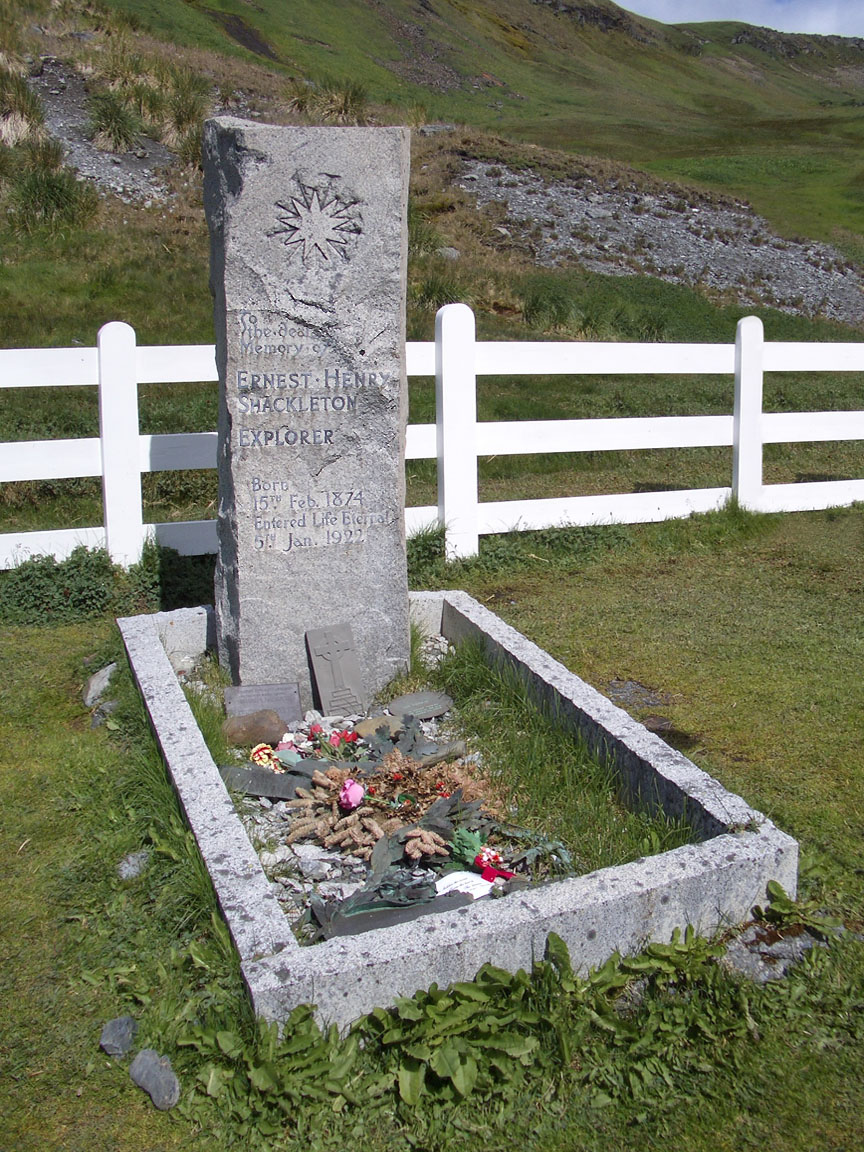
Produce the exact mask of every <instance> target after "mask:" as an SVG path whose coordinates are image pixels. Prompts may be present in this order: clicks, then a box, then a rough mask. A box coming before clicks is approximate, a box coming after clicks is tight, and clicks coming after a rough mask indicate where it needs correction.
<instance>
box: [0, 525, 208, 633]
mask: <svg viewBox="0 0 864 1152" xmlns="http://www.w3.org/2000/svg"><path fill="white" fill-rule="evenodd" d="M212 597H213V557H212V556H204V557H201V556H180V555H179V554H178V553H176V552H174V551H173V549H170V548H160V547H159V546H158V545H157V544H155V543H153V542H152V541H148V542H147V543H145V545H144V548H143V550H142V555H141V559H140V561H139V562H138V563H137V564H133V565H131V566H130V567H129V568H128V569H123V568H121V567H119V566H117V565H115V564H112V563H111V560H110V558H109V556H108V553H107V552H106V551H105V550H104V549H100V548H93V549H89V548H85V547H83V546H80V547H78V548H76V549H75V550H74V551H73V552H72V553H71V555H70V556H69V557H68V558H67V559H65V560H59V561H58V560H56V559H55V558H54V557H53V556H35V557H32V558H31V559H29V560H25V561H24V562H23V563H21V564H19V565H18V567H17V568H12V569H10V570H9V571H8V572H0V620H3V621H6V622H7V623H10V624H57V623H61V622H71V621H74V620H89V619H93V618H95V617H98V616H102V615H104V614H105V613H106V612H110V613H111V614H113V615H133V614H135V613H138V612H153V611H156V610H157V609H159V608H164V609H169V608H179V607H184V606H189V605H198V604H207V603H209V602H210V601H211V600H212Z"/></svg>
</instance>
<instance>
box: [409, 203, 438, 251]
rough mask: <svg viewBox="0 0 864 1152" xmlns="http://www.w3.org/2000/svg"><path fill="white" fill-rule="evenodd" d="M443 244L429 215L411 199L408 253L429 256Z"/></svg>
mask: <svg viewBox="0 0 864 1152" xmlns="http://www.w3.org/2000/svg"><path fill="white" fill-rule="evenodd" d="M441 244H442V240H441V237H440V235H439V233H438V231H437V229H436V228H435V227H434V225H433V224H431V223H430V221H429V219H428V217H426V216H424V214H423V213H422V212H421V211H420V209H419V208H418V207H417V206H416V205H415V204H414V203H413V202H412V201H410V200H409V202H408V253H409V255H410V256H412V257H415V256H429V255H430V254H431V253H433V252H434V251H435V250H436V248H440V247H441Z"/></svg>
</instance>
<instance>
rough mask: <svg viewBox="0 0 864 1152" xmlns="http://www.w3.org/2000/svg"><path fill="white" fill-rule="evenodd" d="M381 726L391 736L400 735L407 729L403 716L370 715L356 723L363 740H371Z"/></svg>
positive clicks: (357, 731)
mask: <svg viewBox="0 0 864 1152" xmlns="http://www.w3.org/2000/svg"><path fill="white" fill-rule="evenodd" d="M379 728H385V729H386V730H387V732H388V734H389V735H390V736H398V735H399V734H400V733H401V732H404V731H405V721H404V719H403V718H402V717H401V716H370V717H369V718H368V720H361V721H360V722H359V723H358V724H355V725H354V731H355V732H356V733H357V735H358V736H359V737H360V739H361V740H369V739H370V738H371V737H372V736H374V735H375V733H376V732H377V731H378V729H379Z"/></svg>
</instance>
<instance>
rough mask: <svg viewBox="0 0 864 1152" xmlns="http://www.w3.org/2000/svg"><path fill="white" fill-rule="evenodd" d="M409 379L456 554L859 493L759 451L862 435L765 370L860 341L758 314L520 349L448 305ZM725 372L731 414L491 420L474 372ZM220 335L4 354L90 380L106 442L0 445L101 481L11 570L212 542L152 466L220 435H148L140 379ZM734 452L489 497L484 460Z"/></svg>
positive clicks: (857, 424) (192, 373)
mask: <svg viewBox="0 0 864 1152" xmlns="http://www.w3.org/2000/svg"><path fill="white" fill-rule="evenodd" d="M407 368H408V375H409V376H433V375H434V376H435V380H436V423H435V424H415V425H409V427H408V430H407V438H406V458H407V459H409V460H421V459H437V462H438V504H437V507H436V506H429V507H411V508H406V509H405V524H406V529H407V531H408V532H409V533H410V532H412V531H415V530H416V529H418V528H421V527H423V526H426V525H429V524H433V523H438V524H442V525H444V527H445V532H446V550H447V555H448V557H450V558H457V557H460V556H471V555H473V554H475V553H476V552H477V549H478V540H479V537H480V536H481V535H484V534H488V533H494V532H507V531H512V530H515V529H518V530H522V529H532V528H546V527H555V526H558V525H564V524H571V525H583V524H609V523H628V524H634V523H644V522H648V521H656V520H666V519H670V518H673V517H682V516H689V515H690V514H691V513H692V512H705V511H709V510H711V509H714V508H719V507H721V506H722V505H723V504H724V503H725V502H726V501H727V500H728V499H729V497H730V496H732V495H734V496H735V497H736V498H737V500H738V501H739V503H740V504H741V505H742V506H743V507H745V508H749V509H752V510H754V511H766V512H791V511H804V510H807V509H817V508H829V507H833V506H839V505H844V504H851V503H853V502H854V501H856V500H864V479H861V480H845V481H827V482H819V483H806V484H772V485H764V484H763V483H762V446H763V444H772V443H792V442H796V443H800V442H808V441H840V440H864V411H862V412H784V413H765V412H763V411H762V378H763V372H793V371H794V372H856V371H857V372H864V344H859V343H856V344H852V343H848V344H845V343H844V344H802V343H773V342H772V343H765V341H764V337H763V331H762V323H761V321H759V320H758V319H756V318H755V317H747V318H746V319H744V320H741V321H740V322H739V324H738V329H737V333H736V340H735V344H734V345H732V344H626V343H621V344H612V343H608V344H607V343H582V342H558V341H556V342H537V343H511V342H500V341H483V342H480V343H478V342H477V341H476V339H475V328H474V316H473V313H472V312H471V310H470V309H469V308H468V307H466V306H465V305H464V304H448V305H447V306H446V307H444V308H442V309H441V310H440V312H439V313H438V316H437V319H436V325H435V341H434V343H433V342H428V343H426V342H424V343H412V342H409V343H408V345H407ZM699 373H705V374H712V375H716V374H728V375H730V376H731V375H733V374H734V378H735V399H734V409H733V412H732V413H731V414H729V415H727V416H660V417H639V418H620V419H585V420H536V421H516V422H506V421H505V422H494V423H493V422H486V421H483V422H480V421H478V420H477V377H478V376H490V375H495V376H507V375H519V376H527V377H529V378H530V377H536V376H544V375H547V376H548V375H553V374H566V375H587V374H594V375H603V376H611V375H628V376H632V375H672V374H678V375H682V374H687V375H692V374H699ZM216 379H217V373H216V362H215V353H214V348H213V346H212V345H183V346H172V347H138V346H137V344H136V340H135V332H134V330H133V329H132V328H131V327H130V326H129V325H128V324H122V323H111V324H106V325H105V326H104V327H103V328H102V329H101V330H100V332H99V337H98V343H97V347H96V348H47V349H11V350H0V387H4V388H24V387H27V388H32V387H52V388H53V387H58V386H80V385H93V386H95V387H98V389H99V427H100V436H99V437H98V438H92V439H87V438H82V439H75V440H42V441H27V442H18V443H8V442H7V443H4V444H2V445H0V482H11V481H20V480H52V479H60V478H64V477H78V476H101V477H102V487H103V497H104V519H105V523H104V525H102V526H100V527H92V528H66V529H56V530H49V531H43V532H26V533H7V534H5V535H0V567H2V568H9V567H14V566H15V565H16V564H18V563H20V562H21V561H22V560H24V559H26V558H27V557H28V556H32V555H38V554H53V555H54V556H56V557H57V558H58V559H59V558H62V557H64V556H67V555H68V554H69V553H70V552H71V551H72V549H73V548H75V547H76V546H77V545H79V544H86V545H88V546H89V547H106V548H107V549H108V551H109V553H110V554H111V556H112V557H113V559H114V560H115V561H117V562H118V563H121V564H130V563H132V562H134V561H135V560H136V559H138V557H139V556H140V554H141V548H142V545H143V542H144V540H145V539H146V538H147V537H148V535H153V536H155V538H156V540H157V541H158V542H159V543H161V544H165V545H167V546H169V547H171V548H176V549H177V551H178V552H181V553H184V554H186V555H196V554H199V553H205V552H214V551H215V550H216V528H215V523H216V522H215V521H214V520H194V521H184V522H175V523H164V524H145V523H144V520H143V510H142V500H141V475H142V473H144V472H159V471H173V470H176V469H181V468H215V466H216V433H215V432H197V433H188V434H181V435H159V436H142V435H141V434H140V432H139V423H138V385H139V384H154V383H184V382H190V381H207V380H216ZM711 446H721V447H722V446H731V447H732V449H733V466H732V477H731V484H730V486H729V487H724V488H697V489H688V490H686V491H672V492H638V493H625V494H621V495H601V496H570V497H564V498H560V499H544V500H503V501H485V502H483V503H480V501H479V500H478V483H477V460H478V457H483V456H493V455H496V456H501V455H517V454H525V453H548V452H599V451H607V452H608V451H621V450H632V449H650V448H695V447H711Z"/></svg>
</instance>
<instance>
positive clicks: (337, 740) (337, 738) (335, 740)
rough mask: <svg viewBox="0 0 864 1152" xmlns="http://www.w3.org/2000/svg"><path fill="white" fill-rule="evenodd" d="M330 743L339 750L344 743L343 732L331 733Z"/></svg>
mask: <svg viewBox="0 0 864 1152" xmlns="http://www.w3.org/2000/svg"><path fill="white" fill-rule="evenodd" d="M330 743H331V744H332V745H333V747H334V748H338V747H339V745H340V744H341V743H342V733H341V732H331V733H330Z"/></svg>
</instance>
